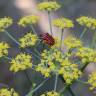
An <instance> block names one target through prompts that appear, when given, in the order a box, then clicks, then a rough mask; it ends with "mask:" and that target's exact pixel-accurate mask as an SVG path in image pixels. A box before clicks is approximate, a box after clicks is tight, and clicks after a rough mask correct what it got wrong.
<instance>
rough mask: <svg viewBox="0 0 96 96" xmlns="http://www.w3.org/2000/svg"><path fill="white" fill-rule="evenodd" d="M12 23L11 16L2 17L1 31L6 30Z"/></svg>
mask: <svg viewBox="0 0 96 96" xmlns="http://www.w3.org/2000/svg"><path fill="white" fill-rule="evenodd" d="M12 23H13V20H12V18H10V17H4V18H0V32H4V31H5V30H6V28H8V27H9V26H11V25H12Z"/></svg>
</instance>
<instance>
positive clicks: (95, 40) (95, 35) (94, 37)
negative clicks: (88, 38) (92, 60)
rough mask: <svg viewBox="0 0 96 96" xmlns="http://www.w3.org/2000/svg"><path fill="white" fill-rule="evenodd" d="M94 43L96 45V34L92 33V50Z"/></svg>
mask: <svg viewBox="0 0 96 96" xmlns="http://www.w3.org/2000/svg"><path fill="white" fill-rule="evenodd" d="M95 43H96V32H94V34H93V38H92V43H91V48H94V45H95Z"/></svg>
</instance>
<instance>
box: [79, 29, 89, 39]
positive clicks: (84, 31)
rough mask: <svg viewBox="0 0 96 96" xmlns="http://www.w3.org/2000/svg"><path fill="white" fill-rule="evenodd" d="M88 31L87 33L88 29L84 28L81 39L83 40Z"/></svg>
mask: <svg viewBox="0 0 96 96" xmlns="http://www.w3.org/2000/svg"><path fill="white" fill-rule="evenodd" d="M86 31H87V28H84V30H83V32H82V33H81V35H80V39H82V38H83V36H84V34H85V33H86Z"/></svg>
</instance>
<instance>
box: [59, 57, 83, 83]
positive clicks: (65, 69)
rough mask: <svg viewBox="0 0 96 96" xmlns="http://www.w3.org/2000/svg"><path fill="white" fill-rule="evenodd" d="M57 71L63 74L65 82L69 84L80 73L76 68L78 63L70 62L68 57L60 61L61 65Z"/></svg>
mask: <svg viewBox="0 0 96 96" xmlns="http://www.w3.org/2000/svg"><path fill="white" fill-rule="evenodd" d="M58 72H59V74H61V75H63V77H64V80H65V82H66V83H67V84H71V83H72V81H73V80H76V79H78V78H79V77H80V76H81V74H82V73H81V71H80V70H79V69H78V65H77V64H73V63H71V62H70V61H69V60H68V58H66V59H64V60H63V61H62V62H61V67H60V69H59V70H58Z"/></svg>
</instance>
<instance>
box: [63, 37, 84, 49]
mask: <svg viewBox="0 0 96 96" xmlns="http://www.w3.org/2000/svg"><path fill="white" fill-rule="evenodd" d="M64 44H65V46H66V47H67V48H68V49H73V48H79V47H82V42H81V41H80V40H79V39H77V38H75V37H72V36H70V37H67V38H66V39H65V40H64Z"/></svg>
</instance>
